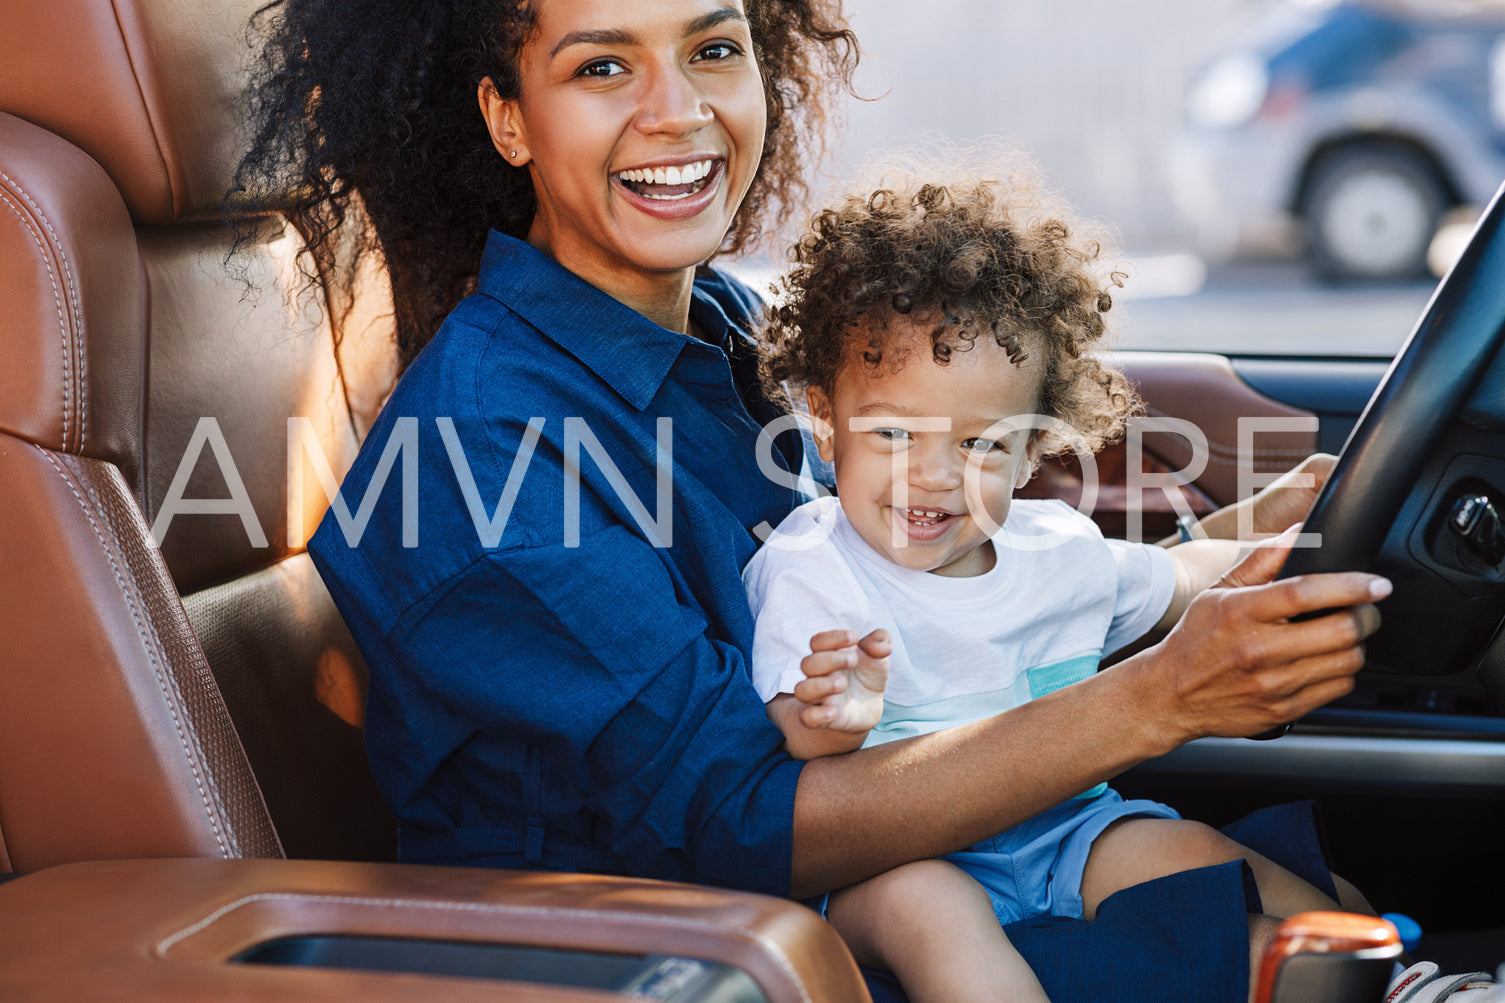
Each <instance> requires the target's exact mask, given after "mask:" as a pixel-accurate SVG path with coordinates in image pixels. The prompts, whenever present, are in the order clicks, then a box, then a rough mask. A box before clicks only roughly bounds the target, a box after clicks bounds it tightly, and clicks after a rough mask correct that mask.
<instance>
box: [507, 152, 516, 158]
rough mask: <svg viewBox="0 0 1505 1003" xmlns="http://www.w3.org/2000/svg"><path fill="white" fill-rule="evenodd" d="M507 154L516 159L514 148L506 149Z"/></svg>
mask: <svg viewBox="0 0 1505 1003" xmlns="http://www.w3.org/2000/svg"><path fill="white" fill-rule="evenodd" d="M507 156H509V157H511V158H512V159H513V160H516V159H517V151H516V150H508V151H507Z"/></svg>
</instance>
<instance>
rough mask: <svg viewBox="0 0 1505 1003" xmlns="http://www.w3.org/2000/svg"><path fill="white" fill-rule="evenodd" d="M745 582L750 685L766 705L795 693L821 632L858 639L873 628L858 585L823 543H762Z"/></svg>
mask: <svg viewBox="0 0 1505 1003" xmlns="http://www.w3.org/2000/svg"><path fill="white" fill-rule="evenodd" d="M775 540H777V538H775ZM743 580H744V583H745V584H746V586H747V598H748V602H749V603H750V605H751V606H752V611H753V618H754V623H755V626H754V633H753V650H752V679H753V687H754V688H755V689H756V690H757V693H758V697H759V699H761V700H762V701H763V702H764V703H767V702H768V701H770V700H772V699H773V698H774V697H776V696H778V695H779V694H780V693H792V692H794V687H795V685H796V684H797V683H799V682H800V680H802V679H804V678H805V673H804V671H803V670H802V669H801V668H800V662H801V661H802V660H803V659H804V657H805V656H806V655H808V654H810V638H811V637H813V636H815V635H816V634H818V633H820V632H821V631H825V630H853V631H856V632H857V635H858V636H859V637H861V636H862V635H864V634H866V633H867V632H868V631H870V630H872V629H873V628H874V626H876V624H875V623H874V622H873V616H872V613H871V612H870V604H869V603H868V601H867V599H866V597H865V596H864V595H863V594H862V591H861V589H860V588H858V587H857V585H856V583H855V582H854V581H852V579H851V576H850V574H847V573H844V565H843V564H842V562H841V559H840V558H839V557H837V556H836V555H834V554H832V553H831V552H830V550H829V549H828V548H827V547H826V546H825V545H824V544H822V545H820V546H816V547H812V548H809V549H792V550H781V549H779V548H778V546H777V545H776V544H768V545H765V546H764V547H763V549H762V550H760V551H758V553H757V554H756V555H754V557H753V559H752V561H750V562H749V563H748V566H747V570H746V572H744V574H743Z"/></svg>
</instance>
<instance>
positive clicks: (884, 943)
mask: <svg viewBox="0 0 1505 1003" xmlns="http://www.w3.org/2000/svg"><path fill="white" fill-rule="evenodd" d="M1081 229H1082V228H1081V226H1080V224H1078V223H1077V221H1075V220H1073V219H1072V218H1070V217H1069V216H1067V215H1065V214H1064V213H1062V212H1059V211H1058V210H1056V209H1055V208H1054V207H1053V206H1052V205H1051V203H1050V200H1049V199H1048V198H1046V197H1045V196H1044V195H1042V194H1041V192H1040V190H1039V189H1038V187H1036V186H1035V185H1034V184H1033V183H1032V182H1031V181H1029V180H1028V179H1027V178H1026V179H1023V180H1021V178H1020V177H1019V176H1016V177H1014V178H1013V179H1011V180H1009V181H1007V182H1000V181H988V180H982V179H979V178H963V179H961V180H959V181H957V182H954V183H947V184H936V183H922V182H920V181H918V180H911V181H907V182H901V183H896V184H890V185H887V186H885V187H884V188H883V189H881V190H879V191H875V192H870V193H864V194H861V195H849V196H847V197H846V198H844V199H842V200H841V201H840V202H839V203H837V204H835V205H832V206H831V207H829V208H827V209H825V210H824V211H823V212H821V213H820V214H819V215H818V216H817V217H816V218H815V219H814V221H813V222H812V225H811V229H810V231H809V232H808V233H807V234H806V235H805V236H804V237H803V238H802V239H801V240H800V241H799V243H798V244H797V246H796V249H795V253H794V257H795V268H794V270H793V272H792V273H791V274H790V276H789V277H788V278H786V279H785V284H784V289H783V292H784V293H785V297H784V300H783V303H782V305H781V306H780V307H779V308H778V309H777V310H776V311H775V312H774V315H773V317H772V319H771V321H770V325H769V331H768V340H769V346H768V349H769V351H768V354H767V356H766V358H765V361H764V374H765V378H766V380H767V382H768V383H769V384H770V386H771V387H774V388H777V387H786V386H787V387H790V388H792V389H794V390H803V391H804V393H805V395H806V398H807V400H808V403H809V407H810V412H811V415H812V417H813V418H814V419H815V425H816V430H815V437H816V440H817V443H818V447H819V451H820V455H821V457H822V458H823V459H824V460H826V461H828V462H830V463H833V464H834V466H835V477H836V486H837V498H824V499H820V500H817V501H813V502H810V503H808V504H806V505H804V506H802V507H800V508H799V509H797V510H796V511H795V512H794V513H792V514H791V515H790V516H789V517H788V519H787V520H785V522H784V523H783V524H782V525H781V526H780V527H779V529H778V531H777V532H776V533H775V534H774V535H773V537H771V538H770V539H769V541H768V542H767V543H766V544H765V545H764V546H763V548H762V549H761V550H760V551H759V552H758V553H757V554H756V555H755V556H754V558H753V560H752V561H751V563H749V565H748V566H747V569H746V572H745V575H744V580H745V583H746V585H747V589H748V594H749V597H750V598H751V601H752V606H753V611H754V613H755V614H756V617H757V630H756V635H755V641H754V646H753V677H754V682H755V684H756V685H757V687H758V690H759V693H760V695H761V696H762V697H763V699H764V700H765V701H766V702H767V705H768V714H769V716H770V717H771V718H772V719H773V720H774V721H775V722H776V723H777V724H778V725H779V727H780V728H781V729H782V730H783V732H784V734H785V736H786V739H787V747H788V749H789V751H790V752H791V753H792V754H793V755H795V756H797V757H800V758H804V759H811V758H815V757H819V756H827V755H833V754H838V753H841V752H845V751H848V750H851V749H855V748H857V747H859V746H861V745H864V744H866V745H873V744H877V743H881V742H887V741H890V740H893V739H896V738H902V737H906V736H911V735H921V734H928V733H930V732H935V731H939V730H942V729H945V728H950V727H953V726H958V725H965V724H968V723H970V722H973V721H978V720H981V719H983V718H985V717H989V716H991V715H994V714H997V713H999V712H1001V711H1004V710H1007V709H1009V708H1011V707H1015V706H1018V705H1019V704H1022V703H1024V702H1025V701H1028V700H1032V699H1040V698H1042V697H1044V696H1045V695H1046V694H1048V693H1050V692H1051V691H1053V690H1056V689H1059V688H1061V687H1063V686H1067V685H1069V684H1071V683H1073V682H1076V681H1078V680H1080V679H1083V678H1086V677H1087V676H1089V675H1091V674H1092V673H1094V672H1096V671H1097V670H1098V663H1099V660H1100V659H1101V658H1102V656H1104V655H1106V654H1109V653H1111V652H1113V651H1115V650H1116V649H1118V648H1120V647H1122V646H1124V645H1126V644H1128V643H1129V642H1131V641H1133V640H1135V639H1136V638H1138V637H1140V636H1141V635H1143V634H1145V633H1147V632H1149V631H1152V630H1157V629H1161V630H1163V629H1168V628H1169V627H1170V626H1171V625H1173V624H1174V623H1175V622H1176V620H1177V619H1178V618H1179V617H1180V615H1181V613H1182V612H1183V611H1184V610H1185V608H1186V606H1187V604H1188V603H1189V602H1190V600H1191V598H1192V597H1193V596H1194V595H1195V594H1196V593H1197V592H1199V591H1200V590H1201V589H1203V588H1205V587H1207V586H1208V585H1210V584H1211V583H1212V582H1213V581H1214V580H1215V579H1217V578H1218V577H1219V576H1220V575H1222V574H1223V573H1224V572H1226V571H1227V570H1228V569H1229V567H1231V565H1232V564H1233V562H1234V560H1235V559H1236V557H1237V549H1238V545H1237V544H1236V543H1235V542H1233V541H1227V540H1217V541H1214V540H1203V541H1196V542H1193V543H1190V544H1184V545H1181V546H1177V547H1172V548H1169V549H1165V548H1161V547H1157V546H1150V545H1144V544H1133V543H1126V542H1124V541H1119V540H1108V539H1104V538H1103V536H1102V534H1101V533H1100V532H1099V531H1098V530H1097V528H1096V527H1095V526H1094V524H1093V523H1092V522H1091V520H1089V519H1088V518H1087V517H1086V516H1084V515H1082V514H1080V513H1078V512H1077V511H1075V510H1074V509H1072V508H1070V507H1069V506H1067V505H1065V504H1064V503H1061V502H1057V501H1031V500H1017V501H1016V500H1014V499H1013V497H1012V496H1013V492H1014V491H1015V490H1016V489H1017V488H1019V487H1022V486H1023V485H1024V484H1025V482H1026V481H1027V480H1028V479H1029V477H1030V475H1031V473H1032V472H1033V470H1034V468H1035V466H1036V464H1037V463H1038V462H1039V461H1040V460H1041V459H1042V458H1043V457H1045V456H1048V455H1051V454H1053V453H1057V452H1061V451H1064V450H1066V449H1071V448H1077V449H1081V448H1086V449H1094V450H1095V449H1097V448H1099V447H1100V446H1101V445H1102V444H1103V443H1104V442H1106V441H1109V440H1111V439H1112V438H1114V437H1116V436H1118V435H1119V434H1121V432H1122V430H1123V428H1124V424H1125V421H1126V418H1127V416H1128V415H1129V413H1130V412H1131V411H1132V410H1133V408H1134V407H1135V406H1136V403H1137V402H1136V400H1135V397H1134V394H1133V392H1132V390H1131V389H1130V388H1129V386H1128V385H1127V383H1126V382H1125V380H1124V378H1123V377H1122V376H1121V375H1120V374H1119V373H1117V372H1115V371H1114V370H1112V369H1110V368H1108V367H1107V366H1105V365H1104V364H1103V363H1102V362H1100V361H1099V360H1098V359H1097V358H1096V357H1095V356H1094V355H1093V354H1092V351H1093V349H1094V348H1095V347H1097V345H1098V343H1099V342H1100V340H1101V338H1102V336H1103V333H1104V330H1105V324H1104V314H1105V313H1106V312H1107V311H1108V310H1109V308H1110V307H1111V305H1112V299H1111V296H1110V294H1109V287H1111V286H1116V285H1118V284H1119V283H1120V282H1121V276H1120V275H1119V274H1117V273H1110V274H1107V275H1104V274H1103V270H1102V268H1101V267H1100V266H1099V263H1098V259H1099V257H1100V255H1099V247H1098V244H1097V243H1096V242H1094V241H1093V240H1091V239H1089V238H1087V237H1084V236H1081V235H1080V232H1081ZM838 499H839V501H838ZM833 626H840V627H845V628H848V629H846V630H830V629H828V628H831V627H833ZM858 638H862V640H861V642H859V641H858ZM914 824H915V825H916V826H923V825H925V824H926V820H925V819H923V818H917V819H915V820H914ZM1240 859H1243V860H1245V861H1247V862H1248V865H1249V867H1250V869H1251V870H1252V872H1253V875H1254V878H1255V880H1256V883H1257V885H1258V890H1259V896H1260V899H1261V900H1262V904H1263V910H1264V912H1265V913H1267V914H1270V915H1274V916H1287V915H1290V914H1292V913H1295V912H1298V911H1303V910H1307V909H1333V908H1337V907H1338V906H1337V903H1336V902H1334V901H1333V900H1332V898H1331V897H1329V896H1328V895H1327V894H1325V893H1324V892H1322V891H1319V890H1318V889H1317V888H1315V887H1313V886H1312V885H1310V884H1308V883H1306V882H1305V881H1303V880H1301V879H1300V878H1298V877H1296V876H1295V875H1293V874H1291V873H1290V872H1288V871H1285V870H1283V869H1281V868H1280V867H1277V866H1276V865H1274V864H1273V863H1271V862H1270V861H1268V860H1266V859H1265V858H1264V857H1261V856H1259V855H1258V854H1255V853H1254V852H1252V851H1250V850H1247V849H1245V848H1244V847H1242V846H1240V845H1239V844H1237V843H1235V842H1233V841H1232V840H1230V839H1228V838H1227V837H1225V836H1223V835H1221V834H1220V833H1218V832H1216V831H1215V830H1213V829H1210V828H1208V827H1206V826H1204V825H1201V824H1200V823H1196V822H1190V821H1184V820H1182V819H1181V818H1180V817H1179V816H1178V815H1177V814H1176V813H1175V812H1174V811H1172V810H1171V809H1170V808H1168V807H1166V806H1164V805H1161V804H1157V803H1154V802H1151V801H1125V800H1124V799H1122V798H1121V797H1119V795H1118V794H1116V793H1115V792H1113V791H1112V790H1109V789H1107V787H1106V785H1103V786H1099V787H1096V788H1094V789H1092V790H1089V791H1085V792H1083V793H1081V794H1080V795H1078V796H1077V797H1075V798H1073V799H1071V800H1069V801H1067V802H1065V803H1064V804H1061V805H1059V806H1057V807H1055V808H1053V809H1051V810H1049V811H1047V812H1045V813H1044V814H1042V815H1039V816H1037V817H1035V818H1033V819H1031V820H1030V821H1028V822H1026V823H1024V824H1022V825H1019V826H1016V827H1015V828H1013V829H1010V830H1008V831H1006V832H1003V833H1000V834H998V835H996V836H993V837H991V838H989V839H985V840H983V841H982V842H980V843H977V844H975V845H973V846H971V847H968V848H966V849H964V850H961V852H957V853H954V854H951V855H950V856H948V857H946V858H944V859H943V860H932V861H922V862H919V863H912V864H907V865H905V866H902V867H899V868H896V869H895V870H892V871H889V872H888V873H886V874H882V875H879V876H878V877H875V878H872V879H870V880H868V881H865V882H862V883H861V884H858V885H855V886H853V887H850V888H847V889H845V890H843V891H841V892H838V893H835V894H833V895H832V896H831V899H830V901H829V906H828V915H829V917H830V920H831V922H832V923H833V924H834V925H835V926H836V928H837V929H838V930H839V931H840V932H841V933H842V935H843V936H844V937H845V938H846V939H847V941H848V943H849V944H850V945H851V948H852V950H853V953H854V954H855V955H856V957H857V958H858V960H859V961H861V962H863V963H865V964H869V965H876V966H881V967H887V968H889V969H891V970H892V971H893V972H894V973H895V974H896V975H897V976H898V978H899V980H900V982H901V983H902V984H903V986H904V988H905V990H906V991H907V993H908V994H909V996H910V997H911V998H913V999H915V1000H917V1001H924V1000H944V1001H947V1003H956V1001H963V1000H971V999H978V1000H983V999H986V1000H999V999H1009V1000H1043V999H1045V998H1046V994H1045V990H1044V989H1043V988H1042V987H1041V985H1040V983H1039V981H1038V980H1037V979H1036V978H1035V976H1034V974H1033V973H1032V972H1031V971H1030V969H1029V967H1028V966H1027V965H1026V964H1025V963H1024V961H1023V960H1022V958H1020V956H1019V955H1018V954H1017V953H1016V952H1015V951H1014V950H1013V948H1012V947H1011V945H1010V943H1009V941H1008V939H1007V937H1006V935H1005V933H1004V931H1003V929H1002V924H1007V923H1010V922H1014V921H1018V920H1022V919H1027V918H1031V917H1036V916H1041V915H1055V916H1067V917H1086V918H1088V919H1092V918H1094V916H1095V914H1096V911H1097V909H1098V906H1099V905H1100V904H1101V903H1102V902H1103V900H1104V899H1106V898H1107V897H1108V896H1109V895H1111V894H1112V893H1114V892H1115V891H1118V890H1119V889H1122V888H1125V887H1128V886H1129V885H1133V884H1138V883H1140V882H1143V881H1147V880H1150V879H1152V878H1156V877H1161V876H1164V875H1168V874H1171V873H1175V872H1178V871H1182V870H1188V869H1191V868H1195V867H1202V866H1209V865H1214V864H1223V863H1230V862H1233V861H1237V860H1240Z"/></svg>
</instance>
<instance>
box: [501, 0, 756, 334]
mask: <svg viewBox="0 0 1505 1003" xmlns="http://www.w3.org/2000/svg"><path fill="white" fill-rule="evenodd" d="M707 6H709V5H707ZM620 8H621V5H620V4H617V3H613V2H611V0H595V2H589V0H585V2H579V3H557V2H556V3H547V4H544V5H543V6H542V7H541V8H540V9H539V11H538V17H537V21H536V24H535V25H534V28H533V36H532V37H533V41H532V44H530V45H528V46H526V47H525V48H524V50H523V53H522V58H521V59H520V60H519V77H518V89H517V94H516V96H515V97H511V98H504V97H503V96H502V95H501V94H500V93H499V92H498V90H497V88H496V84H495V82H494V81H493V80H492V78H491V77H489V76H488V77H487V78H485V79H484V80H483V81H482V82H481V85H480V103H481V109H482V112H483V114H484V115H485V118H486V124H487V126H488V128H489V129H490V131H491V138H492V141H493V142H494V143H495V144H496V147H497V150H498V151H499V152H501V153H502V154H503V155H504V156H505V157H506V158H507V162H508V163H510V164H512V165H513V166H517V167H522V166H526V167H527V168H528V171H529V175H530V177H531V179H532V183H533V191H534V193H535V195H536V197H537V200H538V211H537V213H536V214H535V215H534V217H533V221H532V224H531V225H530V226H529V228H528V232H527V239H528V243H530V244H532V245H533V246H534V247H536V248H538V249H539V250H541V251H543V252H544V253H546V254H548V255H549V256H550V257H552V258H553V259H554V260H556V261H559V262H561V263H563V264H564V265H565V267H567V268H569V270H570V271H572V272H574V273H575V274H576V275H579V276H580V277H581V278H583V279H585V280H586V281H587V282H589V283H591V285H593V286H595V287H596V288H598V289H601V290H603V291H605V292H608V293H610V294H611V295H612V296H613V297H615V298H616V299H618V300H620V301H622V302H624V303H626V304H627V305H628V306H631V307H632V308H633V309H635V310H637V311H638V312H639V313H642V314H644V315H645V316H648V317H650V318H652V319H654V320H657V321H658V322H659V323H660V324H662V325H663V326H664V327H669V328H675V327H677V326H680V325H682V324H683V318H684V315H685V309H686V306H687V304H688V296H689V281H688V280H689V275H688V273H686V272H685V271H684V269H685V267H686V266H687V265H690V266H693V265H695V264H698V263H700V262H702V261H705V260H706V259H707V258H709V257H711V255H713V254H715V253H716V251H717V249H718V248H719V247H720V246H721V244H722V242H723V240H724V239H725V237H726V233H727V231H728V230H729V229H730V228H731V226H732V222H733V219H734V218H735V216H736V214H737V209H738V207H740V206H741V205H742V201H743V199H744V197H745V196H746V195H747V191H748V189H749V187H751V185H752V183H753V178H754V177H755V176H756V174H757V171H758V166H759V163H760V160H761V157H762V153H763V140H764V136H763V133H764V124H765V121H766V115H765V98H764V94H763V84H762V80H761V78H760V75H759V72H758V64H757V61H756V59H755V58H754V56H753V52H754V43H753V39H752V29H751V26H750V25H749V24H748V21H747V17H746V16H745V15H744V14H743V13H742V12H741V11H740V10H738V9H736V8H732V7H713V8H712V9H710V10H709V11H708V12H707V13H704V14H701V15H699V16H695V17H692V18H691V19H690V20H688V21H686V20H685V16H686V13H687V12H686V5H685V4H683V3H678V2H673V0H659V2H655V3H643V4H638V5H636V6H635V10H634V15H633V17H632V18H631V19H630V25H629V26H628V27H613V28H606V29H592V28H582V27H580V26H581V25H617V24H620V23H621V21H622V15H621V14H620V13H619V11H620ZM687 176H688V177H687Z"/></svg>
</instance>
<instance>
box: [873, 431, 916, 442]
mask: <svg viewBox="0 0 1505 1003" xmlns="http://www.w3.org/2000/svg"><path fill="white" fill-rule="evenodd" d="M873 431H874V432H877V433H878V436H879V438H882V439H887V440H888V441H889V442H907V441H908V440H909V433H908V432H906V431H905V430H904V429H902V428H875V429H873Z"/></svg>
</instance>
